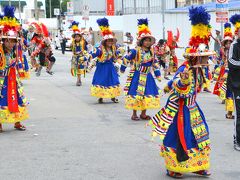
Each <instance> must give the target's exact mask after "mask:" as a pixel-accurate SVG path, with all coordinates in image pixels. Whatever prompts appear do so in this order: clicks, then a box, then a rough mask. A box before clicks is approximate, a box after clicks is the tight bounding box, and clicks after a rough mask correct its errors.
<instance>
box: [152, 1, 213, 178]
mask: <svg viewBox="0 0 240 180" xmlns="http://www.w3.org/2000/svg"><path fill="white" fill-rule="evenodd" d="M189 17H190V21H191V24H192V33H191V36H192V37H191V39H190V43H189V45H190V47H189V48H187V49H186V52H185V54H184V57H185V59H186V61H185V62H184V63H183V64H182V65H181V66H180V67H179V69H178V70H177V72H176V74H175V76H174V78H173V79H172V80H170V81H169V83H168V86H167V87H166V88H165V91H167V90H168V91H170V95H169V98H168V100H167V103H166V105H165V107H163V108H162V109H161V110H160V111H159V112H158V113H157V114H156V115H155V116H154V117H153V118H152V119H151V120H150V122H149V125H151V126H152V128H153V134H152V135H153V136H154V137H155V136H159V137H160V139H161V140H163V145H162V146H161V153H160V154H161V156H162V157H164V159H165V164H166V169H167V175H168V176H170V177H174V178H181V177H182V176H183V173H188V172H192V173H196V174H199V175H202V176H209V175H210V172H209V171H208V170H209V167H210V164H209V153H210V140H209V129H208V125H207V123H206V120H205V117H204V114H203V112H202V110H201V109H200V107H199V106H198V103H197V102H196V98H197V94H198V92H200V90H201V87H202V85H203V83H204V82H205V78H204V74H203V69H202V66H204V65H206V63H207V61H208V56H210V55H213V54H214V52H211V51H209V50H208V49H207V45H208V33H207V29H208V27H207V26H208V24H209V21H210V15H209V14H208V13H207V12H206V9H204V8H203V7H201V6H200V7H196V8H193V7H192V8H191V9H189Z"/></svg>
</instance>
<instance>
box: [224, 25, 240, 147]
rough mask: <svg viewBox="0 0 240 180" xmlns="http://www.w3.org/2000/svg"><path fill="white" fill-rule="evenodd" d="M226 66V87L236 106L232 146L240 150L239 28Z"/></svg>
mask: <svg viewBox="0 0 240 180" xmlns="http://www.w3.org/2000/svg"><path fill="white" fill-rule="evenodd" d="M228 68H229V72H228V79H227V87H228V89H229V90H230V91H231V92H232V93H233V100H234V102H235V103H234V104H235V106H236V107H235V109H236V116H235V132H234V148H235V150H237V151H240V29H238V31H237V37H236V40H235V41H234V42H233V43H232V44H231V47H230V50H229V59H228Z"/></svg>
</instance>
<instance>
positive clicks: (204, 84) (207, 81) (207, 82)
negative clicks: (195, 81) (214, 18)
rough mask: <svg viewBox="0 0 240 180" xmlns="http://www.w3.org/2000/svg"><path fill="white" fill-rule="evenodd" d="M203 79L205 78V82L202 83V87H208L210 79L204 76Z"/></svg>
mask: <svg viewBox="0 0 240 180" xmlns="http://www.w3.org/2000/svg"><path fill="white" fill-rule="evenodd" d="M205 80H206V82H205V83H203V88H207V89H210V82H211V81H210V80H209V79H207V78H205Z"/></svg>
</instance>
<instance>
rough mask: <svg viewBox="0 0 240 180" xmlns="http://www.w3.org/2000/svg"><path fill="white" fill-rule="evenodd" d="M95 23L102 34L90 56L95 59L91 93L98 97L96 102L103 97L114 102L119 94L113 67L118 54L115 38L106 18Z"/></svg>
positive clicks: (118, 84)
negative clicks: (99, 43) (97, 45)
mask: <svg viewBox="0 0 240 180" xmlns="http://www.w3.org/2000/svg"><path fill="white" fill-rule="evenodd" d="M97 23H98V25H99V27H100V30H101V34H102V36H103V37H102V41H101V45H100V47H98V48H95V49H94V51H93V53H91V54H92V58H93V59H96V60H95V61H94V62H95V63H96V70H95V73H94V76H93V80H92V87H91V95H92V96H95V97H98V98H99V99H98V102H99V103H103V99H105V98H111V100H112V101H113V102H115V103H117V102H118V99H117V98H116V97H118V96H120V94H121V87H120V82H119V79H118V73H117V70H116V68H115V67H114V63H115V62H116V61H117V58H118V55H117V50H116V46H115V44H116V42H117V39H116V38H115V37H114V35H113V32H112V31H111V29H110V27H109V23H108V19H107V18H102V19H98V20H97Z"/></svg>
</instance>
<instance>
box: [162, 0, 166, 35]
mask: <svg viewBox="0 0 240 180" xmlns="http://www.w3.org/2000/svg"><path fill="white" fill-rule="evenodd" d="M161 4H162V26H163V29H162V30H163V39H165V9H166V2H165V0H162V3H161Z"/></svg>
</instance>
